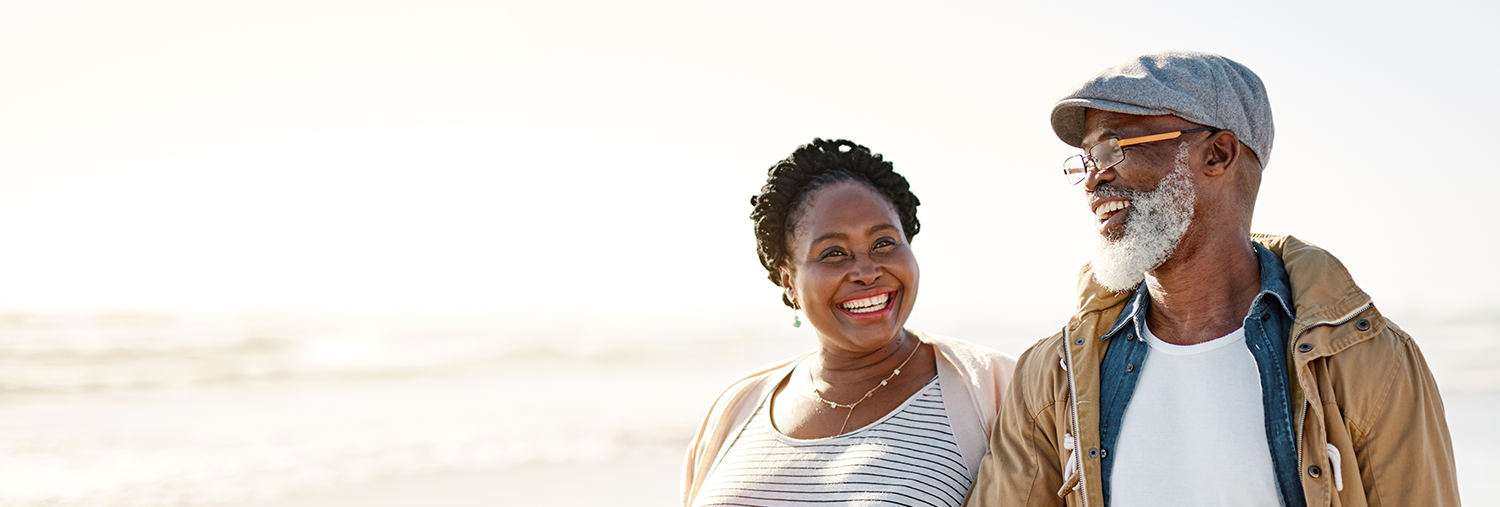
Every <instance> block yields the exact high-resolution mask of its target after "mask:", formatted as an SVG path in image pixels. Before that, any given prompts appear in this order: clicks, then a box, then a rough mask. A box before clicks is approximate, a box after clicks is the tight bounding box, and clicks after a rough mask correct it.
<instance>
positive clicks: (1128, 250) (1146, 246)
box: [1093, 142, 1197, 292]
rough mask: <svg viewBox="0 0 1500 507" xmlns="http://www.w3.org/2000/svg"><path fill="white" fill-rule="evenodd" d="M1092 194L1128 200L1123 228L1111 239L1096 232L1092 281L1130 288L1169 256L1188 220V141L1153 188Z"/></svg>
mask: <svg viewBox="0 0 1500 507" xmlns="http://www.w3.org/2000/svg"><path fill="white" fill-rule="evenodd" d="M1093 195H1095V196H1108V197H1114V196H1119V197H1125V198H1127V199H1130V208H1128V209H1129V210H1130V215H1129V216H1127V217H1125V219H1126V220H1125V232H1124V233H1123V234H1121V235H1120V237H1119V238H1115V239H1110V238H1109V237H1107V236H1104V235H1100V236H1099V253H1098V254H1097V255H1096V256H1095V257H1094V262H1093V267H1094V281H1096V282H1099V285H1103V286H1104V287H1105V288H1107V289H1109V290H1112V291H1115V292H1123V291H1126V290H1130V289H1134V288H1136V287H1137V286H1139V285H1140V284H1141V280H1144V279H1145V278H1146V272H1148V271H1151V270H1153V269H1156V268H1157V267H1160V266H1161V265H1162V263H1164V262H1166V261H1167V258H1169V257H1171V256H1172V252H1173V251H1175V250H1177V244H1178V243H1180V242H1181V241H1182V236H1183V234H1185V233H1186V232H1187V230H1188V226H1189V225H1192V223H1193V201H1194V199H1195V198H1196V196H1197V193H1196V192H1195V191H1194V190H1193V181H1192V172H1191V170H1189V169H1188V143H1187V142H1183V143H1182V144H1181V145H1179V146H1178V149H1177V160H1176V161H1175V164H1174V166H1173V171H1172V173H1171V174H1168V175H1167V177H1165V178H1162V180H1161V182H1159V183H1157V185H1156V190H1152V191H1150V192H1139V191H1135V190H1124V189H1119V188H1113V187H1109V186H1105V187H1104V188H1100V189H1096V192H1094V194H1093Z"/></svg>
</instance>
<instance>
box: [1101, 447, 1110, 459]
mask: <svg viewBox="0 0 1500 507" xmlns="http://www.w3.org/2000/svg"><path fill="white" fill-rule="evenodd" d="M1108 457H1109V449H1105V448H1103V447H1100V448H1099V459H1104V458H1108Z"/></svg>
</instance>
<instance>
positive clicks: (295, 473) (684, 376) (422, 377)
mask: <svg viewBox="0 0 1500 507" xmlns="http://www.w3.org/2000/svg"><path fill="white" fill-rule="evenodd" d="M736 315H738V317H734V318H730V319H725V318H723V317H722V316H716V317H715V318H713V319H709V318H707V317H703V316H698V317H690V316H684V315H672V314H667V313H658V314H653V315H645V316H643V315H639V314H633V313H630V312H619V313H615V314H603V315H601V314H599V313H598V312H590V313H589V315H587V316H581V315H577V314H575V313H574V312H571V311H569V310H568V309H558V308H554V309H536V310H528V311H468V312H456V311H455V312H435V311H430V312H421V311H330V310H325V311H312V310H256V311H250V310H246V311H139V310H136V311H115V312H97V311H96V312H80V311H33V312H9V313H4V314H0V506H43V505H45V506H80V507H82V506H90V507H93V506H100V507H103V506H148V505H149V506H208V505H237V504H247V505H248V504H254V505H279V504H277V503H276V502H278V501H288V502H290V501H292V500H295V499H297V498H302V497H307V496H308V495H316V494H319V492H324V491H329V490H336V489H338V488H345V489H349V488H360V487H365V486H362V485H370V486H369V487H375V486H373V485H377V484H382V483H390V482H391V481H400V480H402V479H404V478H413V477H442V476H453V475H455V474H470V475H475V474H478V476H492V477H502V476H514V477H535V470H554V469H555V470H559V471H560V472H559V473H561V474H566V473H568V472H569V471H570V470H592V471H593V472H591V473H595V474H611V473H621V474H626V473H629V474H637V475H642V476H645V477H650V478H652V480H651V481H647V482H649V484H653V485H654V486H652V488H654V489H652V490H651V491H649V492H647V493H642V497H641V498H638V499H634V500H636V501H637V502H636V503H632V502H631V500H632V499H619V500H620V502H618V503H621V504H625V505H632V504H635V505H646V504H660V503H663V502H666V503H670V502H674V501H675V499H676V490H675V487H676V484H677V482H676V481H677V480H678V477H679V475H680V469H679V468H678V465H677V462H676V461H675V460H674V459H671V458H672V457H674V456H676V455H678V454H680V452H681V450H682V449H683V448H684V446H685V445H686V444H687V442H688V439H689V438H690V437H691V436H692V433H693V431H694V429H695V428H696V427H697V425H698V423H699V422H700V419H701V417H702V415H703V412H704V411H705V410H706V408H707V406H708V404H709V403H710V402H711V401H712V400H713V397H714V395H715V394H717V392H718V391H719V390H720V389H722V388H723V386H724V385H726V384H727V383H728V382H729V381H731V380H733V379H734V378H735V377H736V376H737V375H738V374H739V373H740V372H743V371H746V370H749V369H750V368H752V367H755V366H757V365H760V364H765V363H768V362H771V361H774V360H777V359H780V358H784V357H788V356H791V355H793V354H796V353H799V352H802V351H805V350H809V349H811V347H812V346H813V339H812V335H811V334H809V332H808V330H807V329H801V330H794V329H792V328H791V327H790V326H787V325H786V322H785V321H786V320H788V316H787V315H783V314H782V313H781V312H774V313H773V312H769V311H768V312H757V311H745V312H736ZM1398 321H1399V320H1398ZM1402 324H1403V327H1404V328H1405V329H1407V330H1408V331H1409V332H1411V333H1412V334H1413V335H1414V336H1417V337H1418V340H1419V343H1421V344H1422V346H1423V350H1424V353H1425V354H1426V356H1427V359H1428V361H1429V363H1430V364H1431V366H1432V369H1433V371H1434V375H1435V376H1436V377H1437V378H1438V381H1439V384H1440V385H1441V386H1442V389H1443V391H1444V396H1445V402H1446V405H1447V410H1448V416H1449V423H1450V427H1451V429H1452V432H1453V436H1454V449H1455V453H1456V455H1457V457H1458V461H1459V467H1460V469H1459V470H1460V474H1461V475H1460V481H1461V487H1462V489H1463V493H1464V500H1465V503H1466V504H1467V505H1471V506H1473V505H1500V502H1497V500H1495V498H1497V497H1500V488H1497V486H1496V485H1495V484H1493V483H1494V482H1495V481H1494V479H1495V478H1497V477H1500V467H1497V466H1496V465H1494V464H1491V463H1492V461H1493V460H1489V459H1486V458H1487V457H1488V456H1490V455H1493V454H1494V453H1496V452H1500V438H1497V437H1496V436H1495V431H1494V430H1493V426H1494V423H1493V421H1495V420H1497V418H1500V319H1490V318H1488V317H1473V318H1468V319H1448V320H1441V321H1438V320H1434V321H1433V322H1417V323H1407V322H1402ZM1001 328H1003V326H998V325H997V326H996V329H1001ZM929 331H934V332H938V333H944V332H945V330H942V329H929ZM964 332H965V333H971V334H972V335H973V336H969V335H966V334H965V333H950V334H953V335H955V336H959V337H962V338H967V339H971V340H972V341H977V342H980V343H984V344H987V345H991V346H994V347H996V348H999V349H1001V350H1003V351H1006V352H1008V353H1011V354H1012V355H1018V354H1019V353H1020V351H1021V350H1022V349H1024V348H1025V347H1026V346H1027V345H1029V344H1030V343H1031V342H1033V341H1034V340H1035V339H1036V338H1039V337H1040V335H1041V334H1044V333H1034V335H1033V336H1015V335H1006V334H1004V333H1000V332H995V330H993V329H989V330H987V329H966V330H964ZM643 455H649V456H658V457H661V456H667V458H659V459H656V460H655V461H650V460H647V461H644V462H645V463H651V465H650V467H649V469H638V468H639V467H640V466H641V465H639V463H642V461H638V460H635V458H634V457H637V456H643ZM548 467H550V468H548ZM528 470H529V471H532V472H533V475H530V476H528V475H524V474H521V475H517V474H520V473H521V472H523V471H528ZM486 474H488V475H486ZM564 477H565V475H564ZM472 484H479V486H473V485H472ZM487 484H495V486H493V487H495V488H509V489H512V490H514V491H513V493H515V494H516V495H518V496H513V497H511V498H522V497H524V496H525V495H521V493H523V491H521V490H523V489H527V488H532V489H540V488H556V487H560V486H566V485H567V484H566V482H565V481H563V482H560V481H559V480H557V478H556V477H553V478H552V479H546V478H545V477H543V478H542V479H536V480H533V481H530V482H527V481H516V480H512V481H509V482H506V481H494V482H486V481H480V482H475V483H471V486H470V487H474V488H477V489H484V488H487V487H490V486H486V485H487ZM488 493H490V494H497V493H498V494H502V495H503V494H505V493H506V492H505V491H498V492H488ZM532 493H536V492H535V491H533V492H532ZM501 504H515V503H507V502H501ZM533 504H535V505H543V504H546V502H542V501H538V502H537V503H533ZM287 505H290V504H287ZM413 505H415V504H413Z"/></svg>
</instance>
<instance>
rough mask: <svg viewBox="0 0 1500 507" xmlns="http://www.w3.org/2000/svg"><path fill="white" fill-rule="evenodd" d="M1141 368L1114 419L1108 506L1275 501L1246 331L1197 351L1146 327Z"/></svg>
mask: <svg viewBox="0 0 1500 507" xmlns="http://www.w3.org/2000/svg"><path fill="white" fill-rule="evenodd" d="M1145 339H1146V343H1147V344H1149V345H1150V347H1151V348H1150V350H1149V351H1148V352H1147V353H1146V359H1145V363H1146V364H1145V365H1144V367H1143V368H1142V369H1141V373H1140V376H1141V377H1140V379H1139V380H1138V381H1137V383H1136V387H1135V394H1134V395H1132V397H1131V399H1130V405H1129V406H1127V407H1126V408H1125V417H1124V419H1123V420H1122V421H1120V438H1119V440H1118V442H1116V444H1115V448H1114V449H1109V450H1108V451H1109V452H1110V453H1111V454H1113V455H1114V460H1115V462H1114V466H1113V468H1112V470H1111V471H1110V505H1111V507H1137V506H1153V507H1155V506H1161V505H1193V506H1252V505H1253V506H1276V505H1280V504H1281V500H1280V495H1279V494H1278V493H1277V489H1276V476H1275V472H1274V467H1273V465H1272V464H1271V449H1270V446H1269V445H1268V444H1267V443H1266V422H1265V421H1266V418H1265V407H1264V405H1263V403H1264V402H1263V401H1262V398H1261V389H1260V372H1259V370H1257V369H1256V365H1255V357H1254V356H1251V355H1250V350H1249V349H1247V348H1246V347H1245V329H1244V328H1240V329H1236V330H1234V331H1233V332H1231V333H1229V334H1228V335H1225V336H1224V337H1222V338H1218V339H1215V340H1210V341H1207V342H1204V343H1199V344H1197V345H1186V346H1184V345H1173V344H1170V343H1166V342H1163V341H1161V339H1159V338H1157V337H1156V336H1155V335H1152V334H1151V331H1150V330H1149V329H1148V330H1146V336H1145Z"/></svg>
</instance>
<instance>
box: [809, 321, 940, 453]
mask: <svg viewBox="0 0 1500 507" xmlns="http://www.w3.org/2000/svg"><path fill="white" fill-rule="evenodd" d="M921 349H922V342H921V341H917V346H916V347H912V349H911V354H908V355H907V356H906V360H905V361H902V362H901V366H897V367H896V369H895V370H893V371H891V374H890V376H887V377H886V378H885V380H882V381H880V383H879V384H876V385H875V387H871V388H870V390H869V391H868V392H866V393H865V396H864V397H863V398H860V399H859V401H856V402H854V403H849V404H844V403H834V402H831V401H828V400H825V399H823V393H821V392H818V388H817V387H813V389H812V393H813V397H814V398H817V399H818V403H824V404H827V405H828V408H847V409H849V413H848V414H847V415H845V416H844V424H843V425H842V426H839V434H840V435H842V434H844V429H845V428H847V427H849V417H851V416H853V415H854V407H857V406H859V404H860V403H864V402H865V400H868V399H870V396H873V395H874V394H875V390H876V389H880V388H882V387H885V384H886V383H887V382H890V381H891V379H893V378H896V375H900V374H901V369H902V368H905V367H906V363H908V362H911V358H913V357H916V355H917V351H918V350H921ZM807 380H808V382H810V383H812V385H814V386H816V385H818V381H817V379H814V378H813V376H812V365H808V366H807Z"/></svg>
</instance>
